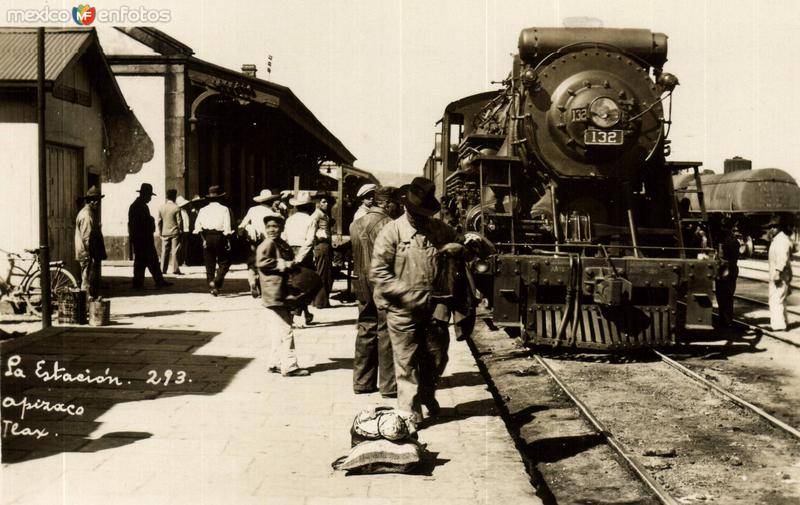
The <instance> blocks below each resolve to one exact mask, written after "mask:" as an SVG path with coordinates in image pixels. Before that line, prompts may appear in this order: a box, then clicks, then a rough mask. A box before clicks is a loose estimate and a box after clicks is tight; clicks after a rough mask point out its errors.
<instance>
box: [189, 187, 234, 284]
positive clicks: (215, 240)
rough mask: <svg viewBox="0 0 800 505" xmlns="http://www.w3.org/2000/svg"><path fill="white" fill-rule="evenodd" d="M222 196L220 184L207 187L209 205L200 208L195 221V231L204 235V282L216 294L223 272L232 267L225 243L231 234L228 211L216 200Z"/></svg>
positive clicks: (222, 280)
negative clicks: (206, 282)
mask: <svg viewBox="0 0 800 505" xmlns="http://www.w3.org/2000/svg"><path fill="white" fill-rule="evenodd" d="M224 196H225V193H223V192H222V191H220V187H219V186H211V187H209V188H208V195H206V200H208V201H209V204H208V205H206V206H205V207H203V208H202V209H200V212H199V213H198V214H197V221H195V223H194V233H195V234H199V235H200V236H201V237H203V261H204V262H205V266H206V281H208V289H209V292H210V293H211V295H212V296H217V295H219V290H220V289H222V283H223V282H225V274H227V273H228V269H229V268H230V267H231V246H230V242H228V239H229V237H230V236H231V234H232V233H233V230H232V229H231V211H230V209H228V207H226V206H224V205H222V204H221V203H220V202H219V200H221V199H222V197H224Z"/></svg>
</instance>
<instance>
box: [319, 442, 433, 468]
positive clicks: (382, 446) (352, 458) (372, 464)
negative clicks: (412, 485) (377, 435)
mask: <svg viewBox="0 0 800 505" xmlns="http://www.w3.org/2000/svg"><path fill="white" fill-rule="evenodd" d="M424 452H425V449H424V448H423V447H422V446H421V445H420V444H419V442H417V441H415V440H405V441H403V442H400V443H397V442H392V441H390V440H385V439H379V440H370V441H367V442H363V443H361V444H358V445H356V446H355V447H353V448H352V449H350V452H349V453H348V454H347V455H346V456H342V457H341V458H339V459H337V460H336V461H334V462H333V464H332V466H333V469H334V470H343V471H346V472H348V474H372V473H411V472H413V471H414V470H415V469H416V468H417V467H418V466H419V464H420V463H421V462H422V458H423V455H424Z"/></svg>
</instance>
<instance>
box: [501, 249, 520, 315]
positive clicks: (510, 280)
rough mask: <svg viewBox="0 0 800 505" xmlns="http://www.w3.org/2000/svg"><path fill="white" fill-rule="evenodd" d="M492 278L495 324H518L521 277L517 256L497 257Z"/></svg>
mask: <svg viewBox="0 0 800 505" xmlns="http://www.w3.org/2000/svg"><path fill="white" fill-rule="evenodd" d="M494 273H495V279H494V322H495V324H496V325H497V326H519V325H520V314H519V309H520V306H523V307H524V304H523V303H522V300H521V297H520V290H521V284H522V283H521V278H520V261H519V258H518V257H503V256H500V257H498V258H497V260H496V263H495V270H494Z"/></svg>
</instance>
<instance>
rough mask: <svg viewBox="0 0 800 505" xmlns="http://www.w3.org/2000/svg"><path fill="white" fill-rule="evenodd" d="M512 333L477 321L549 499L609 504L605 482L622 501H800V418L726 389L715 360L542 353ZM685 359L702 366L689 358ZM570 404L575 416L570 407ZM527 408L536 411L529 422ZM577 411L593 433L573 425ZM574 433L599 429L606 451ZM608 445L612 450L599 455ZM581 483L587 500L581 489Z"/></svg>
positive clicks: (508, 414) (476, 342)
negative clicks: (796, 466) (799, 466)
mask: <svg viewBox="0 0 800 505" xmlns="http://www.w3.org/2000/svg"><path fill="white" fill-rule="evenodd" d="M510 341H511V339H509V338H508V337H507V336H506V335H505V334H504V333H503V332H502V331H493V330H492V329H489V328H488V327H486V326H485V325H484V327H482V328H479V329H476V333H475V334H474V335H473V339H472V340H471V345H472V346H473V350H474V351H475V355H476V358H477V359H478V362H479V364H482V367H481V368H482V370H485V374H486V376H487V382H488V383H489V384H490V386H491V388H492V389H493V392H494V394H495V397H496V398H497V399H498V400H499V403H501V404H502V405H504V406H505V408H501V411H504V412H505V413H504V416H505V418H506V423H507V426H508V427H509V431H510V432H511V433H512V435H513V436H515V439H516V440H517V443H518V447H519V448H520V451H521V452H522V454H523V458H525V459H526V460H527V461H528V463H529V471H530V473H531V475H532V476H534V478H533V479H532V480H533V481H534V483H535V484H537V483H538V484H537V489H540V490H541V489H544V492H543V493H541V494H542V496H543V497H544V501H545V503H553V504H554V503H558V504H564V503H575V504H577V503H586V499H587V498H586V497H587V496H595V497H598V498H597V499H596V500H595V501H596V502H598V503H602V502H604V501H603V499H602V498H600V497H601V496H602V495H603V493H605V492H607V491H608V489H609V488H610V487H618V488H619V491H618V495H619V496H623V495H624V496H626V499H625V500H623V499H622V498H618V500H619V502H620V503H622V502H624V503H662V504H675V503H681V504H686V503H703V502H705V501H706V500H708V501H714V502H717V503H727V502H728V501H736V500H739V502H741V503H794V502H796V501H800V489H798V488H797V487H796V486H795V487H792V486H791V485H788V484H791V483H795V482H797V481H800V470H795V469H793V468H792V465H794V464H795V463H796V461H797V458H800V430H798V429H797V427H796V426H792V424H793V423H797V422H798V418H797V416H792V415H789V416H788V418H784V419H783V420H781V419H779V418H778V417H780V416H779V415H775V416H773V415H771V414H770V413H768V412H766V409H765V408H762V407H759V406H758V405H755V404H753V403H752V402H749V401H747V400H746V399H745V398H744V397H742V396H741V395H737V394H736V393H735V392H733V391H730V390H728V389H727V388H726V387H722V385H721V384H720V383H719V381H718V380H715V377H714V373H713V372H712V373H711V374H710V375H709V374H707V372H708V370H706V369H705V367H706V366H711V367H712V369H714V367H715V365H713V364H712V365H707V363H708V362H707V361H703V358H702V356H701V357H700V358H699V360H698V361H697V366H696V369H697V370H698V371H694V370H692V369H690V368H689V367H687V366H684V365H683V364H681V363H678V362H677V361H676V360H675V359H672V358H671V357H669V356H667V355H666V354H662V353H657V352H654V351H653V352H651V351H645V352H643V353H640V354H639V355H637V356H631V355H627V354H626V355H616V356H615V355H595V354H589V353H580V354H569V353H564V352H559V353H552V354H544V353H541V354H535V353H531V352H530V351H529V350H527V349H524V348H520V347H518V346H517V347H514V346H512V345H511V344H509V342H510ZM775 345H780V344H777V343H776V344H775ZM546 352H547V351H545V353H546ZM745 354H747V353H745ZM760 356H761V355H759V354H754V355H752V357H755V358H759V357H760ZM748 359H749V357H748ZM759 359H766V358H763V357H760V358H759ZM770 359H771V358H770ZM722 362H725V363H727V360H725V359H724V358H722V361H720V362H718V363H722ZM686 363H687V364H692V365H693V366H695V365H694V364H693V363H692V360H691V359H690V360H688V361H687V362H686ZM770 363H771V362H770ZM730 365H731V369H730V370H728V371H726V373H727V372H729V371H731V370H732V371H733V372H732V373H731V376H735V374H736V371H737V370H738V368H737V367H738V366H740V364H739V363H737V362H736V361H735V360H734V361H733V362H731V363H730ZM756 368H757V366H756ZM709 378H710V379H712V380H709ZM545 379H546V381H547V382H548V383H549V384H550V385H549V386H547V385H545V384H544V383H543V381H544V380H545ZM721 382H725V381H721ZM767 387H768V386H767ZM773 387H774V386H773ZM739 390H741V389H739ZM787 394H791V392H787ZM520 395H527V398H521V397H520ZM745 396H749V395H745ZM756 397H757V398H761V397H760V396H756ZM554 398H556V399H554ZM557 398H561V403H559V401H557ZM773 400H775V399H773ZM777 401H778V402H779V403H780V402H784V401H788V403H786V405H787V406H788V407H787V408H788V409H789V410H792V407H791V400H785V399H783V398H778V399H777ZM767 405H769V402H767ZM568 410H571V411H573V412H574V413H573V414H564V412H567V411H568ZM531 411H533V412H536V414H535V415H534V416H532V417H533V419H529V418H530V417H531V416H530V415H529V412H531ZM773 412H774V411H773ZM785 413H786V412H782V414H785ZM575 418H580V419H581V420H582V421H583V423H584V426H586V428H585V429H586V430H588V431H591V433H592V435H588V434H585V433H584V432H581V431H579V430H578V431H576V428H575V426H574V423H575V422H576V421H575V420H574V419H575ZM787 421H788V422H787ZM565 430H566V435H565V433H562V431H565ZM575 433H579V435H575ZM576 437H577V439H579V440H588V439H592V437H594V438H593V440H596V441H598V442H597V443H602V447H600V446H599V445H598V446H594V445H592V446H591V448H590V449H589V448H587V447H586V446H585V444H578V445H580V451H576V450H571V449H570V447H571V445H570V444H571V443H573V442H565V441H572V440H574V439H576ZM550 440H558V441H560V442H559V443H560V444H562V445H563V444H566V446H564V447H561V446H559V447H558V450H557V451H556V453H557V455H556V456H553V454H551V453H550V452H548V451H547V450H545V449H546V448H548V447H551V445H552V443H551V442H548V441H550ZM543 448H545V449H543ZM665 448H666V449H665ZM604 451H605V452H607V453H613V457H609V456H602V455H600V456H598V454H603V453H604ZM561 453H564V454H566V456H561ZM611 461H613V462H614V465H616V466H617V467H618V468H614V465H612V464H611ZM590 469H591V470H590ZM592 472H594V473H592ZM621 474H624V476H621ZM795 474H797V475H795ZM565 475H569V478H567V477H565ZM625 476H626V477H625ZM624 479H627V480H628V481H629V483H628V484H625V483H624V482H622V481H623V480H624ZM634 481H635V482H636V484H634ZM578 488H579V489H580V490H581V492H582V493H584V494H583V495H582V496H581V495H576V492H575V489H578ZM615 489H616V488H615ZM637 489H639V490H638V491H637ZM623 491H624V492H623ZM637 493H638V494H637ZM590 501H591V502H595V501H592V500H590Z"/></svg>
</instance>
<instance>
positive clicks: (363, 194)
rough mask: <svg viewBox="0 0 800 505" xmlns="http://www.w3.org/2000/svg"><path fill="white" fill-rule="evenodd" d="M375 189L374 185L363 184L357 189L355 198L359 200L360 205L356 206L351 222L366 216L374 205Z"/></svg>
mask: <svg viewBox="0 0 800 505" xmlns="http://www.w3.org/2000/svg"><path fill="white" fill-rule="evenodd" d="M377 187H378V186H376V185H375V184H364V185H363V186H361V187H360V188H358V193H356V198H358V199H360V200H361V205H359V206H358V209H356V213H355V214H353V221H355V220H357V219H360V218H362V217H364V216H366V215H367V212H369V209H371V208H372V206H373V205H374V204H375V189H376V188H377Z"/></svg>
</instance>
